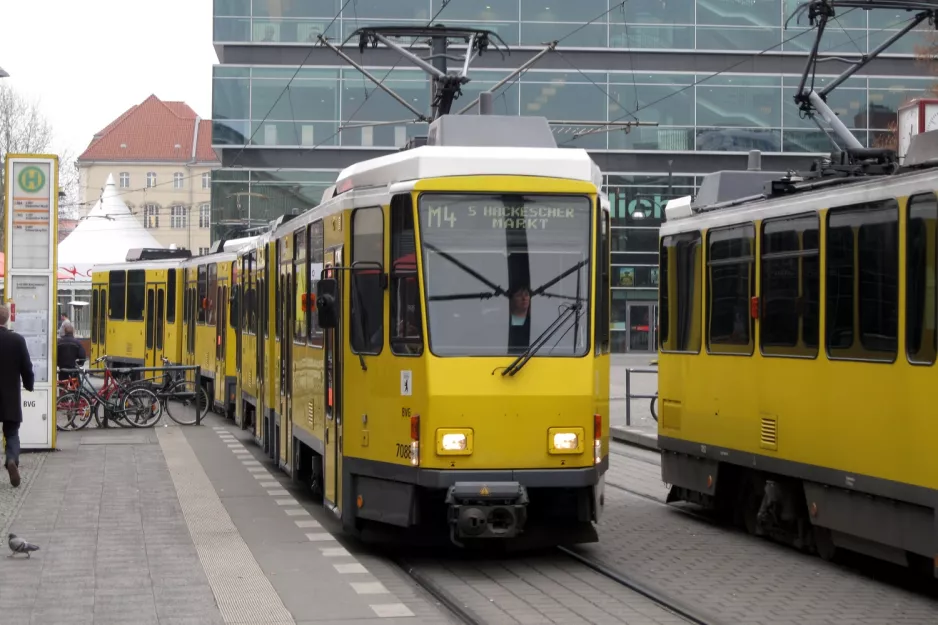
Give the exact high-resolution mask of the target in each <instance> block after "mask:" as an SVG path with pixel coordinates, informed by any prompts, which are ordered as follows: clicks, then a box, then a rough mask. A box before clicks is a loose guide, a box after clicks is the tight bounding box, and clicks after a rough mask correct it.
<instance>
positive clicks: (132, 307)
mask: <svg viewBox="0 0 938 625" xmlns="http://www.w3.org/2000/svg"><path fill="white" fill-rule="evenodd" d="M146 290H147V274H146V272H145V271H144V270H143V269H134V270H132V271H128V272H127V321H143V309H144V305H145V303H146V295H147V293H146Z"/></svg>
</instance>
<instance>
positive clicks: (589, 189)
mask: <svg viewBox="0 0 938 625" xmlns="http://www.w3.org/2000/svg"><path fill="white" fill-rule="evenodd" d="M415 189H416V190H415V192H414V194H413V200H414V205H415V206H416V205H417V196H418V194H419V193H420V192H421V191H437V190H441V191H442V190H445V191H448V192H460V191H466V192H473V191H488V192H496V193H497V192H527V193H533V192H538V193H570V194H583V195H587V196H589V197H590V198H591V200H592V203H593V205H594V206H595V205H596V188H595V186H593V185H592V184H590V183H587V182H577V181H570V180H558V179H549V178H541V177H538V178H533V177H520V176H460V177H447V178H445V179H427V180H422V181H420V182H418V183H417V185H416V187H415ZM383 210H384V220H385V235H384V239H385V241H384V245H385V248H384V249H385V250H389V249H390V227H389V224H390V221H389V214H390V210H389V207H388V206H386V205H385V206H384V207H383ZM345 218H346V220H348V219H350V213H346V215H345ZM415 221H416V222H418V223H415V227H416V228H417V235H418V239H419V228H420V226H419V220H415ZM326 232H327V236H328V232H329V227H328V226H327V227H326ZM593 236H594V237H595V236H596V233H595V232H594V233H593ZM593 243H595V239H594V240H593ZM345 245H346V249H345V255H346V262H345V264H346V265H347V264H348V258H349V251H350V247H349V244H348V241H346V243H345ZM327 247H328V244H327ZM591 249H594V248H593V247H592V246H591ZM593 271H594V272H595V263H593ZM418 279H419V289H420V291H419V292H421V293H424V292H425V290H424V284H423V259H422V257H421V256H419V255H418ZM348 282H349V281H348V280H344V284H343V298H344V300H345V301H348V299H347V298H348V297H349V295H350V290H349V284H348ZM593 295H594V294H593V292H592V289H591V292H590V294H589V298H590V301H591V306H590V315H589V317H588V318H587V320H584V323H586V322H588V321H589V320H591V319H594V318H595V300H594V297H593ZM388 297H389V295H388V292H387V291H386V292H385V303H384V310H385V311H387V310H389V308H388V306H389V300H388ZM421 317H422V320H421V323H422V326H423V336H424V337H427V336H428V335H427V319H426V310H425V309H424V310H422V312H421ZM384 325H385V329H384V349H383V350H382V352H381V354H380V355H378V356H365V360H366V363H367V366H368V372H367V373H365V372H363V371H362V370H361V369H360V368H359V367H358V366H357V364H356V363H357V361H358V355H357V354H355V353H353V352H352V351H351V348H350V346H349V343H348V341H347V340H346V341H343V342H344V344H345V345H344V348H343V359H344V360H345V362H346V366H345V368H344V371H345V378H344V380H343V389H344V397H343V399H344V408H343V415H344V416H345V418H344V421H343V427H344V432H343V441H344V445H343V447H344V449H343V451H344V455H346V456H351V457H356V458H362V459H368V460H376V461H381V462H391V463H396V464H403V465H409V464H410V460H409V458H408V457H407V454H408V450H407V449H406V448H409V446H410V443H411V432H410V423H411V421H410V417H411V416H414V415H419V416H420V440H421V444H420V447H421V457H420V466H421V467H425V468H438V469H508V468H563V467H569V468H576V467H589V466H593V463H594V460H593V430H594V416H593V415H594V414H597V413H596V411H597V409H602V408H603V407H606V410H605V411H604V412H601V413H599V414H601V415H602V423H603V432H602V441H603V442H602V446H603V454H604V455H605V454H606V453H607V450H608V440H607V439H608V424H609V415H608V405H609V390H608V388H609V387H608V377H609V373H608V368H609V358H608V357H605V358H603V357H596V356H595V355H594V351H595V349H594V348H595V346H593V349H590V350H589V351H588V352H587V353H586V355H584V356H583V357H579V358H542V359H537V360H538V362H537V370H538V375H537V376H534V375H531V369H528V370H525V371H522V372H521V373H520V374H519V375H517V376H515V377H512V378H506V377H502V376H501V375H498V374H496V375H492V368H493V366H494V365H493V363H494V364H495V365H498V366H506V365H507V364H508V363H509V362H510V361H511V359H510V358H501V359H493V358H437V357H434V356H433V355H432V354H431V353H430V350H429V347H428V346H427V347H425V348H424V353H423V356H421V357H416V358H411V357H400V356H395V355H393V354H392V353H391V350H390V347H389V345H388V327H387V320H385V324H384ZM590 327H591V328H592V327H593V326H592V325H590ZM590 336H591V337H592V336H594V333H590ZM590 344H591V345H592V340H591V341H590ZM496 361H497V362H496ZM402 371H410V375H411V380H412V391H411V392H412V394H411V395H410V396H402V393H401V372H402ZM603 379H605V380H606V382H607V383H606V384H603V383H602V381H603ZM466 380H472V381H473V384H466ZM430 398H432V399H430ZM365 417H367V419H365ZM551 427H559V428H565V429H578V430H579V432H582V436H581V438H580V440H581V446H582V453H577V454H554V455H552V454H550V453H549V452H548V447H549V446H548V438H549V435H548V429H549V428H551ZM467 429H469V430H471V431H472V443H471V447H472V450H471V451H472V453H471V454H460V455H457V454H449V453H439V452H440V451H441V450H440V449H439V447H438V440H437V437H438V435H440V436H441V435H442V433H443V432H442V430H447V431H463V430H467ZM327 471H328V469H327Z"/></svg>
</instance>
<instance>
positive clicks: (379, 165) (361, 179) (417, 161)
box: [335, 145, 602, 195]
mask: <svg viewBox="0 0 938 625" xmlns="http://www.w3.org/2000/svg"><path fill="white" fill-rule="evenodd" d="M453 176H538V177H544V178H560V179H565V180H579V181H583V182H592V183H593V184H595V185H596V188H597V189H599V188H601V187H602V172H601V171H600V169H599V166H598V165H596V163H594V162H593V159H591V158H590V156H589V154H588V153H587V152H586V150H582V149H567V148H530V147H524V148H514V147H469V146H437V145H425V146H422V147H419V148H415V149H413V150H405V151H403V152H396V153H394V154H388V155H387V156H381V157H378V158H374V159H370V160H367V161H362V162H360V163H355V164H354V165H351V166H349V167H347V168H345V169H344V170H342V172H341V173H340V174H339V178H338V180H337V181H336V185H335V192H336V194H337V195H338V194H341V193H345V192H346V191H351V190H353V189H361V188H376V187H387V186H389V185H392V184H396V183H400V182H408V181H415V180H421V179H425V178H446V177H453Z"/></svg>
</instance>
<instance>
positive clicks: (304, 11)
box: [229, 0, 341, 20]
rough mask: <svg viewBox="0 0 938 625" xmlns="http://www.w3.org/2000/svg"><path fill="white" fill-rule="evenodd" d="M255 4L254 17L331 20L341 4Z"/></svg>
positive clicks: (261, 0)
mask: <svg viewBox="0 0 938 625" xmlns="http://www.w3.org/2000/svg"><path fill="white" fill-rule="evenodd" d="M229 1H230V0H229ZM240 1H241V2H243V1H244V0H240ZM253 4H254V17H328V18H329V19H330V20H331V19H332V18H333V16H335V14H336V13H338V12H339V7H340V6H341V4H340V3H339V1H338V0H253Z"/></svg>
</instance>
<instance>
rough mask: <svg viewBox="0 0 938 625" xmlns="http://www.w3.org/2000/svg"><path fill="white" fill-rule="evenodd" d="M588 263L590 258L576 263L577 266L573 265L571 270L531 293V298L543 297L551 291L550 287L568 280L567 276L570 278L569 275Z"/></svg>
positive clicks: (558, 275)
mask: <svg viewBox="0 0 938 625" xmlns="http://www.w3.org/2000/svg"><path fill="white" fill-rule="evenodd" d="M588 262H590V261H589V258H584V259H583V260H581V261H580V262H578V263H576V264H575V265H573V266H572V267H570V268H569V269H567V270H566V271H564V272H562V273H559V274H557V277H555V278H552V279H550V280H548V281H547V282H545V283H544V284H542V285H541V286H539V287H537V288H536V289H534V290H533V291H531V297H534V296H535V295H543V294H544V292H545V291H546V290H547V289H549V288H550V287H552V286H554V285H555V284H557V283H558V282H560V281H561V280H563V279H564V278H566V277H567V276H569V275H570V274H571V273H573V272H574V271H576V270H578V269H580V268H581V267H582V266H583V265H585V264H586V263H588ZM551 295H552V294H551ZM549 296H550V295H548V297H549ZM554 297H556V296H554Z"/></svg>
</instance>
